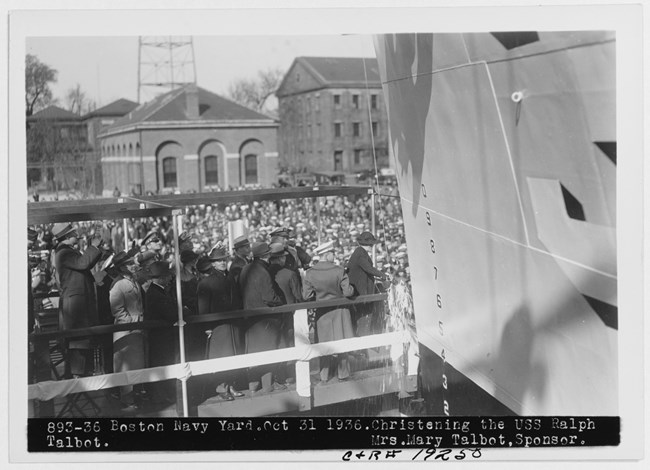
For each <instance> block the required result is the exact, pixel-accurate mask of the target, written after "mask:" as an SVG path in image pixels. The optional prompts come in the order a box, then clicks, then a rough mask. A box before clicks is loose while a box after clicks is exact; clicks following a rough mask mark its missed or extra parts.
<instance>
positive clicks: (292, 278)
mask: <svg viewBox="0 0 650 470" xmlns="http://www.w3.org/2000/svg"><path fill="white" fill-rule="evenodd" d="M270 248H271V257H270V259H269V262H270V266H269V271H270V273H271V276H272V277H273V279H274V280H275V282H276V283H277V285H278V287H279V288H280V290H281V291H282V294H283V296H284V300H285V303H287V304H295V303H297V302H302V301H303V298H302V283H301V282H300V281H301V280H300V275H299V274H298V273H297V272H296V271H294V270H292V269H289V268H288V267H287V266H286V262H287V260H288V259H289V258H290V257H291V253H290V252H289V250H288V249H287V247H286V246H285V245H284V243H282V242H274V243H271V245H270Z"/></svg>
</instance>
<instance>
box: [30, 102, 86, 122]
mask: <svg viewBox="0 0 650 470" xmlns="http://www.w3.org/2000/svg"><path fill="white" fill-rule="evenodd" d="M41 119H44V120H56V121H79V120H81V117H80V116H79V115H77V114H75V113H73V112H71V111H66V110H65V109H63V108H59V107H58V106H54V105H52V106H48V107H47V108H45V109H42V110H40V111H39V112H37V113H34V114H32V115H31V116H29V117H28V118H27V120H28V121H38V120H41Z"/></svg>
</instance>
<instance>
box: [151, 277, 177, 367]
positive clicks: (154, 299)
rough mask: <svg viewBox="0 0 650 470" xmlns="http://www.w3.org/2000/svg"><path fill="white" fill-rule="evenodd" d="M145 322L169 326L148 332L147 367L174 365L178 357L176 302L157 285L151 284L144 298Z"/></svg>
mask: <svg viewBox="0 0 650 470" xmlns="http://www.w3.org/2000/svg"><path fill="white" fill-rule="evenodd" d="M144 305H145V308H144V319H145V321H166V322H169V324H170V325H169V326H167V327H163V328H153V329H151V330H149V366H151V367H157V366H166V365H170V364H175V363H176V361H177V357H178V330H177V328H176V327H175V326H172V325H173V322H175V321H177V320H178V307H177V306H176V301H175V300H174V299H173V297H171V296H170V295H169V294H167V293H166V292H165V290H164V289H163V288H162V287H160V286H159V285H158V284H154V283H152V284H151V285H150V286H149V289H148V290H147V294H146V296H145V303H144Z"/></svg>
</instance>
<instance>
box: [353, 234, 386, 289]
mask: <svg viewBox="0 0 650 470" xmlns="http://www.w3.org/2000/svg"><path fill="white" fill-rule="evenodd" d="M348 277H349V278H350V284H352V285H353V286H354V288H355V290H356V292H357V294H359V295H368V294H374V293H375V278H376V277H378V278H381V279H383V278H384V274H383V273H382V272H381V271H379V270H378V269H376V268H375V267H373V265H372V259H370V255H368V252H367V251H366V250H365V249H363V247H361V246H358V247H357V249H356V250H354V252H353V253H352V256H350V260H349V261H348Z"/></svg>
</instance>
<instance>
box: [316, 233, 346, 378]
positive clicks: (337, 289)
mask: <svg viewBox="0 0 650 470" xmlns="http://www.w3.org/2000/svg"><path fill="white" fill-rule="evenodd" d="M315 254H317V255H318V256H319V257H320V260H319V261H318V263H316V264H315V265H314V267H312V268H311V269H309V270H308V271H307V272H306V273H305V279H304V282H303V297H304V298H305V299H306V300H316V301H321V300H331V299H340V298H344V297H352V296H354V289H353V288H352V286H351V285H350V282H349V279H348V275H347V274H346V273H345V270H344V269H343V267H341V266H338V265H336V264H334V242H332V241H329V242H327V243H324V244H322V245H320V246H319V247H318V248H316V250H315ZM316 336H317V338H318V342H324V341H335V340H338V339H346V338H352V337H354V331H353V329H352V320H351V318H350V310H348V309H347V308H344V307H323V308H318V309H316ZM320 363H321V369H320V379H321V381H322V382H327V381H328V380H329V379H330V378H331V377H330V375H331V374H330V370H331V369H333V368H334V367H336V368H337V377H338V379H339V380H345V379H347V378H349V377H350V366H349V363H348V358H347V354H343V355H341V356H340V357H337V356H326V357H321V358H320Z"/></svg>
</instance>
